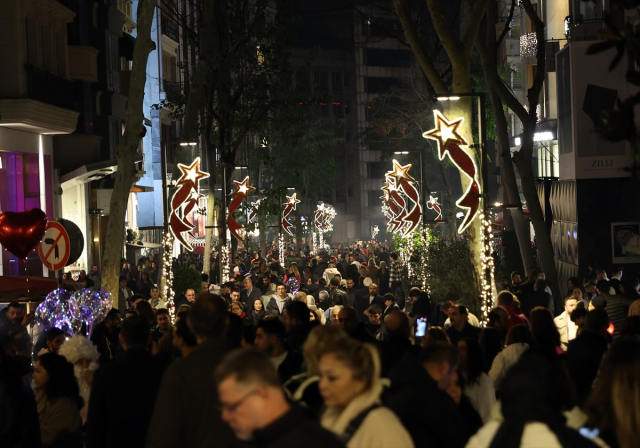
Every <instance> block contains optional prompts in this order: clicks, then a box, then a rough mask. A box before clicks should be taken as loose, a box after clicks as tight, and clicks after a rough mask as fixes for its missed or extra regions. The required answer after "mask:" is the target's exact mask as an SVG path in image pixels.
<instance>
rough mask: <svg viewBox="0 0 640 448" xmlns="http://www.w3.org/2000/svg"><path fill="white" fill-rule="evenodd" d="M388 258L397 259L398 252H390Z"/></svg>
mask: <svg viewBox="0 0 640 448" xmlns="http://www.w3.org/2000/svg"><path fill="white" fill-rule="evenodd" d="M389 258H391V259H392V260H393V261H395V260H397V259H398V254H397V253H395V252H391V254H390V255H389Z"/></svg>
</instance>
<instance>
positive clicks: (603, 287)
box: [596, 280, 610, 294]
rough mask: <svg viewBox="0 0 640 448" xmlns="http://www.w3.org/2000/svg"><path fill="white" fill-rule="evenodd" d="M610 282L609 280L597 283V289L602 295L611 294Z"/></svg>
mask: <svg viewBox="0 0 640 448" xmlns="http://www.w3.org/2000/svg"><path fill="white" fill-rule="evenodd" d="M609 287H610V285H609V281H608V280H600V281H599V282H598V283H596V289H597V290H598V291H599V292H600V294H609Z"/></svg>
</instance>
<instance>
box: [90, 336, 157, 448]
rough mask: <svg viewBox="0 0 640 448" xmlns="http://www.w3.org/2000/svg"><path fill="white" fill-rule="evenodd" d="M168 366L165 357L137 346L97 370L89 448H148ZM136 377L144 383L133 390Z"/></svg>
mask: <svg viewBox="0 0 640 448" xmlns="http://www.w3.org/2000/svg"><path fill="white" fill-rule="evenodd" d="M166 367H167V364H166V363H165V362H164V361H163V359H162V358H158V357H155V356H153V355H151V354H150V353H149V352H147V351H146V350H145V349H143V348H141V347H134V348H130V349H129V350H127V351H125V352H124V353H123V354H122V356H121V357H120V358H118V359H116V360H115V361H114V362H111V363H109V364H107V365H106V366H103V367H100V368H99V369H98V370H96V373H95V375H94V378H93V386H92V388H91V398H90V399H89V413H88V415H87V448H98V447H99V448H107V447H113V448H121V447H122V448H126V447H131V448H134V447H142V446H144V442H145V439H146V437H147V429H148V428H149V422H150V421H151V414H152V413H153V407H154V405H155V403H156V397H157V395H158V389H159V388H160V381H161V379H162V374H163V373H164V370H165V368H166ZM134 377H136V378H139V379H140V381H136V382H135V386H133V387H132V383H131V379H132V378H134ZM123 391H126V392H123ZM116 428H117V430H116Z"/></svg>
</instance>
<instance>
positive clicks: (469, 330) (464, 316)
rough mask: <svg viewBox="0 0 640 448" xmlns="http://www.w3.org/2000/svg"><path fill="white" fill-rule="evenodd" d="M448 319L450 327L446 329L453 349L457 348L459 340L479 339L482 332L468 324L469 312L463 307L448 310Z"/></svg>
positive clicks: (453, 307)
mask: <svg viewBox="0 0 640 448" xmlns="http://www.w3.org/2000/svg"><path fill="white" fill-rule="evenodd" d="M449 319H451V326H450V327H449V328H447V335H448V336H449V339H450V340H451V344H452V345H453V346H454V347H457V346H458V341H459V340H460V339H463V338H471V339H475V340H476V341H477V340H478V338H479V337H480V332H481V331H482V330H480V329H479V328H477V327H474V326H473V325H471V324H470V323H469V321H468V319H469V312H468V311H467V308H466V307H465V306H463V305H454V306H452V307H451V308H450V309H449Z"/></svg>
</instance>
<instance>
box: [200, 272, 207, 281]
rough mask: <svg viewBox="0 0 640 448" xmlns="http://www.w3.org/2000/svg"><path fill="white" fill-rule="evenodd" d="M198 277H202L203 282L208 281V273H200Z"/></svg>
mask: <svg viewBox="0 0 640 448" xmlns="http://www.w3.org/2000/svg"><path fill="white" fill-rule="evenodd" d="M200 278H201V279H202V281H203V282H208V281H209V275H207V274H201V275H200Z"/></svg>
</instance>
